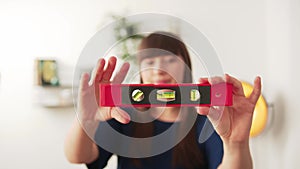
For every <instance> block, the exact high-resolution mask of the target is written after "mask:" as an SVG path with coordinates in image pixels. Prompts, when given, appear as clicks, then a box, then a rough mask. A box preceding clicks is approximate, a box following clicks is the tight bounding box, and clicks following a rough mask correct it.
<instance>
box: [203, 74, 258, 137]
mask: <svg viewBox="0 0 300 169" xmlns="http://www.w3.org/2000/svg"><path fill="white" fill-rule="evenodd" d="M224 81H225V82H226V83H231V84H232V85H233V89H232V94H233V105H232V106H214V107H199V109H198V113H199V114H201V115H207V117H208V118H209V120H210V121H211V123H212V125H213V126H214V128H215V130H216V132H217V133H218V134H219V135H220V137H221V139H222V140H223V141H225V142H230V143H248V140H249V135H250V129H251V124H252V117H253V112H254V108H255V105H256V102H257V100H258V98H259V96H260V95H261V79H260V77H256V78H255V80H254V89H253V91H252V93H251V95H250V96H249V97H247V98H246V96H245V94H244V90H243V87H242V84H241V82H240V81H239V80H237V79H236V78H234V77H232V76H229V75H227V74H226V75H225V78H224V79H222V78H220V77H216V78H211V79H207V78H201V79H200V83H207V82H209V83H210V84H216V83H220V82H224Z"/></svg>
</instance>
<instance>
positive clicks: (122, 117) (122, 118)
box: [110, 107, 130, 124]
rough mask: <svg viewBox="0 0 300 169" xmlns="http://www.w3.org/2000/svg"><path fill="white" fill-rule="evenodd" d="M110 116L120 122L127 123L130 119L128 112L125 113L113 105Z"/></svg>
mask: <svg viewBox="0 0 300 169" xmlns="http://www.w3.org/2000/svg"><path fill="white" fill-rule="evenodd" d="M110 113H111V117H112V118H114V119H116V120H117V121H119V122H120V123H123V124H127V123H129V121H130V116H129V114H128V113H126V112H125V111H124V110H122V109H120V108H118V107H113V108H112V109H111V112H110Z"/></svg>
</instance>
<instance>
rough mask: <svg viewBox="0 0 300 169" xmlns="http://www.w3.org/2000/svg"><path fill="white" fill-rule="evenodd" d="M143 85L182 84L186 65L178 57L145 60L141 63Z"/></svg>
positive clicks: (159, 57) (168, 56) (156, 57)
mask: <svg viewBox="0 0 300 169" xmlns="http://www.w3.org/2000/svg"><path fill="white" fill-rule="evenodd" d="M140 66H141V78H142V80H143V83H145V84H149V83H153V84H162V83H182V82H183V75H184V69H185V67H186V65H185V63H184V62H183V60H182V59H181V57H179V56H176V55H164V56H155V57H150V58H145V59H143V60H142V61H141V65H140Z"/></svg>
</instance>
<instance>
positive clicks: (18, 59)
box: [0, 0, 300, 169]
mask: <svg viewBox="0 0 300 169" xmlns="http://www.w3.org/2000/svg"><path fill="white" fill-rule="evenodd" d="M126 9H127V11H128V14H134V13H140V12H160V13H167V14H171V15H174V16H178V17H180V18H182V19H185V20H186V21H188V22H190V23H191V24H193V25H195V26H196V27H197V28H199V30H201V31H202V32H203V33H204V34H206V35H207V37H208V39H209V40H210V41H211V42H212V44H213V45H214V47H215V48H216V50H217V52H218V54H219V57H220V60H221V63H222V66H223V68H224V71H225V72H228V73H230V74H232V75H234V76H236V77H238V78H240V79H243V80H246V81H250V82H251V81H252V80H253V79H254V77H255V76H256V75H261V76H262V78H263V84H264V86H263V93H264V95H265V96H266V98H267V100H268V101H269V102H272V103H273V104H274V105H275V111H274V114H272V115H273V121H272V125H271V126H270V127H269V128H268V130H267V131H265V132H264V133H263V134H262V135H261V136H259V137H257V138H253V139H252V140H251V149H252V153H253V159H254V163H255V168H262V169H265V168H272V169H276V168H299V167H300V163H299V160H298V161H297V159H296V158H297V157H296V155H295V154H296V152H299V150H300V146H298V145H297V143H299V141H300V136H299V135H298V134H297V133H298V129H299V127H300V126H299V125H300V124H299V123H298V122H297V120H298V119H299V118H298V117H300V115H299V113H298V112H299V111H298V107H297V94H299V93H300V92H299V88H297V86H298V85H297V84H298V83H299V82H300V81H299V76H297V72H300V70H299V69H300V68H299V66H298V64H297V62H296V61H298V59H296V57H297V56H299V55H300V52H299V49H298V46H297V45H298V44H299V39H300V33H299V29H300V22H299V16H300V12H299V11H300V4H299V1H297V0H288V1H283V0H275V1H273V0H272V1H271V0H264V1H261V0H252V1H250V0H249V1H238V0H228V1H216V0H213V1H191V2H187V1H171V0H167V1H157V0H155V1H153V0H151V1H150V0H146V1H143V3H141V2H140V1H137V0H129V1H125V0H122V1H121V0H120V1H117V0H112V1H96V0H93V1H83V0H79V1H71V0H64V1H50V0H43V1H37V0H36V1H34V0H31V1H27V2H23V1H21V0H11V1H8V0H1V1H0V24H1V26H0V37H1V38H0V46H1V50H0V72H1V84H0V115H1V118H0V119H1V120H0V138H1V139H0V158H1V164H0V168H49V169H50V168H84V167H83V166H81V165H78V166H77V165H71V164H69V163H68V162H67V161H66V160H65V158H64V155H63V140H64V136H65V134H66V132H67V130H68V129H69V127H70V125H71V122H72V120H73V118H74V116H75V114H74V112H73V109H72V108H71V107H69V108H56V109H47V108H44V107H41V106H38V105H36V104H35V102H34V98H35V97H34V92H35V90H36V89H35V88H34V86H33V83H32V82H33V59H34V58H36V57H55V58H57V59H58V60H59V62H60V64H61V65H63V66H65V67H60V73H61V76H62V77H64V80H63V81H62V83H63V84H65V85H70V84H71V81H72V71H73V67H74V65H75V63H76V61H77V58H78V56H79V55H80V52H81V50H82V48H83V47H84V45H85V44H86V42H87V41H88V39H89V38H90V37H92V35H93V34H94V33H95V32H96V31H97V30H98V29H99V28H100V27H101V25H103V24H104V23H108V21H109V19H108V17H107V15H108V14H109V12H118V13H123V12H124V11H126ZM112 162H113V163H115V160H113V161H112ZM113 165H115V164H113ZM41 166H42V167H41Z"/></svg>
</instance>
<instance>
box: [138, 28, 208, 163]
mask: <svg viewBox="0 0 300 169" xmlns="http://www.w3.org/2000/svg"><path fill="white" fill-rule="evenodd" d="M150 48H151V49H161V50H158V51H160V52H151V53H149V52H146V53H143V54H138V55H137V59H138V61H139V63H141V61H142V60H143V59H144V58H147V57H154V56H159V55H162V54H164V53H161V51H165V52H167V53H172V54H174V55H177V56H180V57H181V58H182V60H183V61H184V62H185V64H186V65H187V66H186V69H185V73H184V79H183V83H192V74H191V70H192V65H191V59H190V56H189V53H188V50H187V48H186V46H185V44H184V43H183V42H182V41H181V39H180V38H179V37H178V36H176V35H175V34H171V33H168V32H154V33H152V34H150V35H149V36H147V37H145V38H144V39H143V40H142V41H141V44H140V46H139V50H144V49H150ZM152 51H153V50H152ZM188 69H189V70H188ZM141 83H143V81H142V79H141ZM190 113H197V112H196V110H195V108H188V109H187V112H186V113H185V114H184V116H185V115H188V114H190ZM188 118H189V117H188V116H186V117H185V118H183V120H182V121H181V122H180V127H179V131H178V133H179V134H178V135H180V132H181V131H185V130H184V128H185V127H187V126H188V124H187V123H185V122H187V121H188ZM153 130H154V124H153V122H150V123H145V124H142V123H134V125H133V136H134V137H138V138H145V137H151V136H153ZM172 152H173V159H172V163H173V166H182V167H184V168H188V169H190V168H191V169H192V168H199V167H200V166H204V165H205V160H204V157H203V154H202V152H201V151H200V149H199V147H198V143H197V137H196V123H195V124H194V125H193V127H192V128H191V130H190V131H189V133H188V134H187V135H186V136H185V137H184V138H183V140H181V141H180V142H179V143H178V144H177V145H176V146H175V147H174V148H173V151H172ZM133 163H134V165H135V166H136V167H140V162H139V161H138V159H133Z"/></svg>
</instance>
